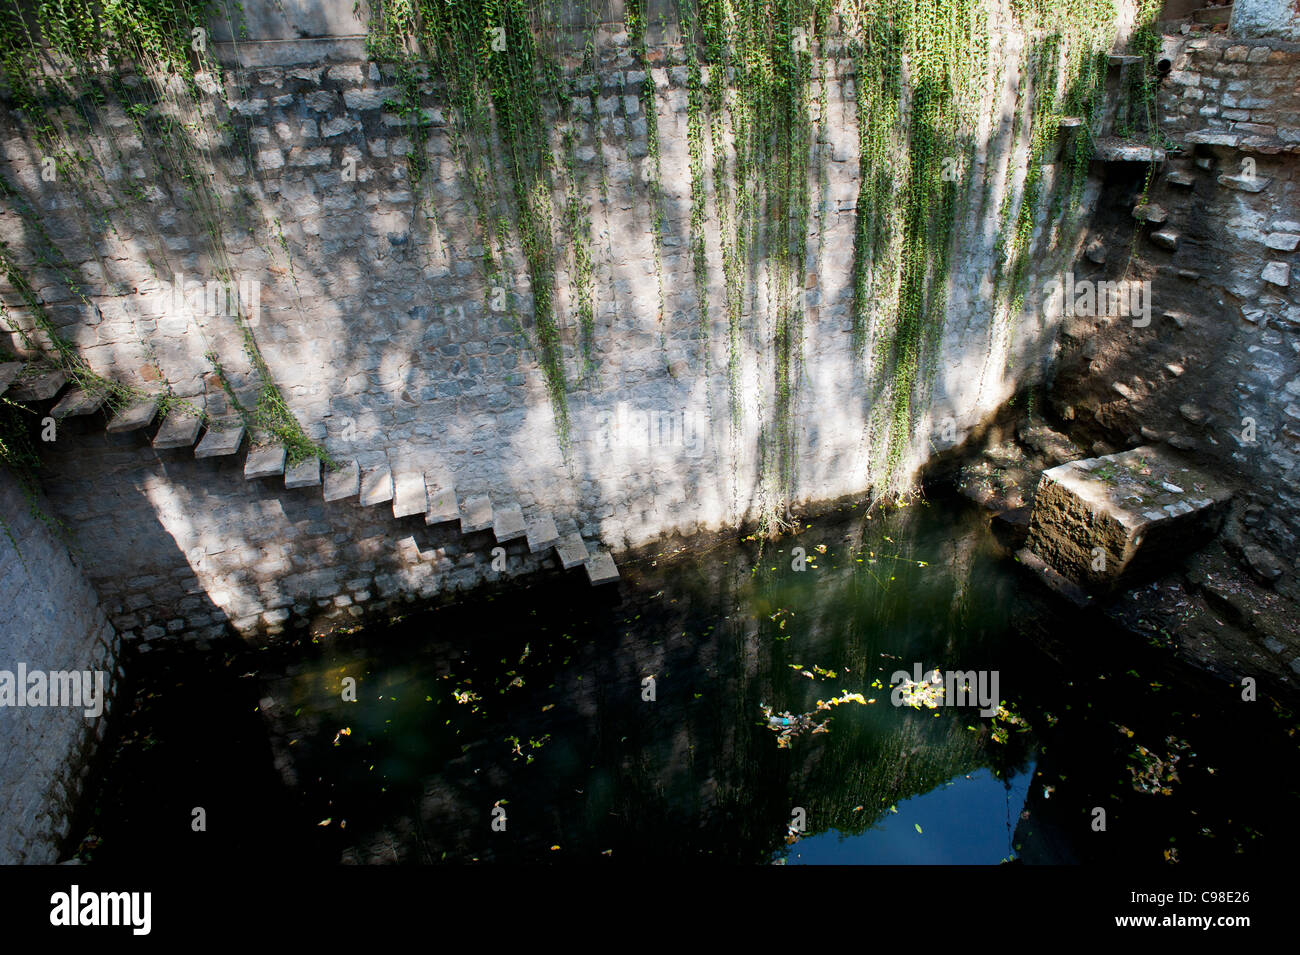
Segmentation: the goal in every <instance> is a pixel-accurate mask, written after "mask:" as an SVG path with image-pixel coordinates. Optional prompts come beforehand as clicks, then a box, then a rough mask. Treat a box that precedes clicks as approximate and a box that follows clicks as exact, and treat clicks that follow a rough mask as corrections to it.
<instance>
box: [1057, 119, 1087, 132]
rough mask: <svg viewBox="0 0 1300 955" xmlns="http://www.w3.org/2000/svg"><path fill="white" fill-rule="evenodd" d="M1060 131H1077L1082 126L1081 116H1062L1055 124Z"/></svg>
mask: <svg viewBox="0 0 1300 955" xmlns="http://www.w3.org/2000/svg"><path fill="white" fill-rule="evenodd" d="M1057 125H1058V126H1060V127H1061V129H1077V128H1078V127H1080V126H1082V125H1083V117H1082V116H1062V117H1061V118H1060V120H1059V121H1058V122H1057Z"/></svg>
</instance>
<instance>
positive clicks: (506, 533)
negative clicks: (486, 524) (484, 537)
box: [492, 504, 527, 544]
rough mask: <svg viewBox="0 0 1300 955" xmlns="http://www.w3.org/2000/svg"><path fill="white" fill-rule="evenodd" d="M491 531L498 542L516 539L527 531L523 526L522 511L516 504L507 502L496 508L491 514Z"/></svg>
mask: <svg viewBox="0 0 1300 955" xmlns="http://www.w3.org/2000/svg"><path fill="white" fill-rule="evenodd" d="M492 533H493V534H494V535H495V536H496V539H497V543H498V544H504V543H505V542H506V541H513V540H518V539H519V538H521V537H523V536H524V535H525V534H526V533H527V531H526V529H525V527H524V512H523V509H522V508H520V506H519V505H518V504H507V505H505V506H504V507H500V508H497V509H496V510H495V511H494V512H493V514H492Z"/></svg>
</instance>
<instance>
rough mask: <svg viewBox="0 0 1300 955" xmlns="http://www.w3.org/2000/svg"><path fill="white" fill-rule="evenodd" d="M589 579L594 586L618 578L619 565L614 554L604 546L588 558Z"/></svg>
mask: <svg viewBox="0 0 1300 955" xmlns="http://www.w3.org/2000/svg"><path fill="white" fill-rule="evenodd" d="M587 579H588V580H590V581H591V583H592V585H593V586H595V585H596V584H608V583H612V582H614V581H615V580H618V567H617V566H616V565H615V563H614V555H613V554H611V553H610V552H609V551H607V550H605V548H603V547H602V548H600V550H598V551H596V553H594V554H592V555H591V557H589V558H588V559H587Z"/></svg>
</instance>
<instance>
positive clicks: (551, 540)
mask: <svg viewBox="0 0 1300 955" xmlns="http://www.w3.org/2000/svg"><path fill="white" fill-rule="evenodd" d="M527 537H528V551H529V553H532V554H539V553H541V552H542V551H544V550H547V549H549V548H551V547H554V546H555V545H556V544H557V543H558V542H559V540H560V532H559V531H558V530H556V527H555V518H553V517H552V516H551V515H550V514H543V515H542V516H541V517H539V518H537V519H536V520H535V521H532V522H531V523H530V524H529V525H528V531H527Z"/></svg>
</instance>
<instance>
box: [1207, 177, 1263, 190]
mask: <svg viewBox="0 0 1300 955" xmlns="http://www.w3.org/2000/svg"><path fill="white" fill-rule="evenodd" d="M1272 181H1273V180H1272V179H1269V178H1268V177H1267V176H1220V177H1219V185H1221V186H1227V187H1228V188H1229V189H1236V190H1237V191H1238V192H1263V191H1264V190H1265V189H1267V188H1268V185H1269V183H1271V182H1272Z"/></svg>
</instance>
